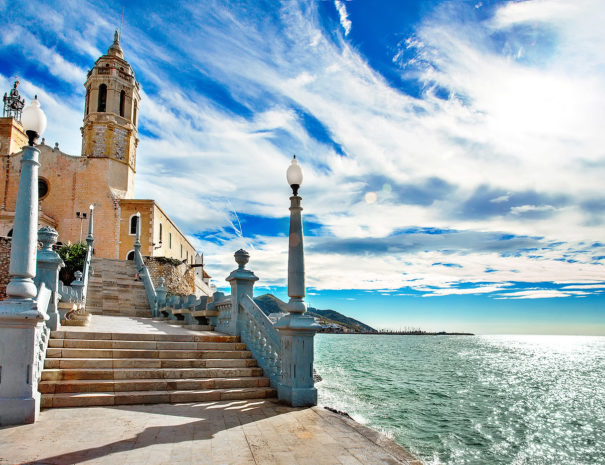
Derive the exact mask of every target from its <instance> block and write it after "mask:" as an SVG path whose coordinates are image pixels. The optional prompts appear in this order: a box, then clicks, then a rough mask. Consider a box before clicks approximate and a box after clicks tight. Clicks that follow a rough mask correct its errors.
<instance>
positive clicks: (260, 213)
mask: <svg viewBox="0 0 605 465" xmlns="http://www.w3.org/2000/svg"><path fill="white" fill-rule="evenodd" d="M123 7H124V15H123V22H122V26H121V27H122V35H121V45H122V48H123V50H124V54H125V58H126V59H127V60H128V61H129V63H130V64H131V66H132V67H133V69H134V71H135V74H136V78H137V80H138V81H139V82H140V83H141V87H142V101H141V105H140V119H139V137H140V143H139V146H138V152H137V177H136V187H135V189H136V197H137V198H153V199H155V200H157V201H158V202H159V204H160V205H161V206H162V208H163V209H164V210H165V211H167V213H168V214H169V215H170V216H171V217H172V218H173V219H174V220H175V221H176V222H177V224H178V225H179V226H180V228H181V229H182V231H183V232H184V233H186V234H187V236H188V237H189V238H190V239H191V240H192V242H193V243H194V244H195V246H196V247H197V248H198V249H199V250H200V251H201V252H203V253H204V256H205V261H206V263H207V265H208V266H207V269H208V271H209V273H210V274H211V275H212V276H213V279H214V283H216V284H217V286H218V287H219V288H221V287H224V286H225V284H226V283H225V282H224V277H226V276H227V275H228V273H229V271H231V270H232V269H233V268H234V267H235V262H234V261H233V252H235V251H236V250H237V249H239V248H245V249H246V250H248V251H249V253H250V255H251V259H250V263H249V268H250V269H252V270H253V271H254V272H255V273H256V274H257V275H258V276H259V278H260V281H259V282H258V284H257V286H256V293H257V294H261V293H265V292H272V293H273V294H275V295H277V296H278V297H281V298H283V299H287V290H286V276H287V244H288V242H287V234H288V217H289V211H288V207H289V200H288V198H289V195H290V192H291V191H290V188H289V186H288V185H287V182H286V179H285V172H286V169H287V167H288V165H289V163H290V160H291V158H292V155H293V154H296V156H297V159H298V160H299V162H300V164H301V166H302V168H303V172H304V181H303V185H302V186H301V188H300V195H301V196H302V197H303V200H302V204H303V208H304V211H303V215H304V224H305V226H304V227H305V260H306V278H307V294H308V295H307V303H308V304H309V305H311V306H314V307H317V308H332V309H335V310H338V311H340V312H342V313H345V314H347V315H349V316H352V317H354V318H358V319H360V320H362V321H363V322H365V323H367V324H369V325H371V326H374V327H376V328H389V329H400V328H410V327H413V328H422V329H424V330H428V331H441V330H445V331H471V332H475V333H529V334H543V333H548V334H597V335H605V292H604V291H605V235H604V233H605V190H604V187H603V179H605V124H604V123H605V53H604V52H603V50H605V28H603V27H602V25H603V24H605V3H603V2H602V1H601V0H577V1H574V2H570V1H565V0H526V1H518V2H517V1H487V0H486V1H461V0H460V1H442V0H422V1H411V0H410V1H407V0H405V1H403V0H380V1H378V0H373V1H370V0H350V1H344V0H323V1H317V0H315V1H310V0H300V1H297V0H291V1H282V2H279V1H262V0H250V1H246V0H240V1H233V2H228V1H212V0H206V1H203V2H193V1H190V2H174V3H173V4H171V5H170V7H167V2H164V1H159V0H149V1H129V2H119V1H103V2H101V1H85V0H77V1H70V0H62V1H54V2H53V1H44V2H39V1H37V0H29V1H27V2H25V1H18V2H8V1H5V0H0V11H1V17H2V19H3V23H4V25H3V27H2V28H0V88H4V89H5V91H8V90H9V89H10V87H11V84H12V81H13V80H14V79H15V78H16V77H18V78H19V80H20V82H21V84H20V89H21V93H22V94H23V95H24V96H25V97H27V98H28V99H31V98H32V97H33V95H34V94H37V95H38V96H39V99H40V102H41V104H42V107H43V109H44V110H45V112H46V114H47V116H48V128H47V130H46V133H45V134H44V137H45V138H46V141H47V143H48V144H49V145H50V144H51V143H54V142H59V144H60V148H61V149H62V150H63V151H65V152H67V153H71V154H74V155H79V154H80V140H81V139H80V137H81V135H80V127H81V125H82V117H83V110H84V86H83V83H84V81H85V79H86V73H87V72H88V70H89V69H90V68H91V67H92V66H93V65H94V62H95V60H96V59H97V58H98V57H99V56H100V55H102V54H104V53H106V51H107V48H108V47H109V45H110V44H111V42H112V39H113V32H114V30H115V29H116V28H120V24H121V18H122V11H123Z"/></svg>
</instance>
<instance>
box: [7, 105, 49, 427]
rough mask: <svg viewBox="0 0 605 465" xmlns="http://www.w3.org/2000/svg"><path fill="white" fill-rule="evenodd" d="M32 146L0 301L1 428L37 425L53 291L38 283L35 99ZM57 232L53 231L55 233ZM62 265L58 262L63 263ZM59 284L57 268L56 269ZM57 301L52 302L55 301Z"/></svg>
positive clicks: (25, 118) (28, 117)
mask: <svg viewBox="0 0 605 465" xmlns="http://www.w3.org/2000/svg"><path fill="white" fill-rule="evenodd" d="M21 123H22V124H23V127H24V128H25V133H26V134H27V137H28V139H29V140H28V145H27V146H25V147H23V153H22V155H21V175H20V178H19V189H18V190H17V204H16V206H15V220H14V224H13V237H12V243H11V258H10V265H9V276H10V281H9V283H8V285H7V286H6V294H7V298H6V299H4V300H2V301H0V367H1V374H0V426H7V425H19V424H24V423H32V422H34V421H36V418H37V417H38V414H39V412H40V393H39V392H38V379H39V376H40V372H41V370H42V366H41V363H40V361H41V360H43V359H44V357H43V355H42V351H44V350H45V348H46V345H45V341H46V340H47V338H48V335H49V333H50V330H49V328H47V327H46V326H45V324H44V322H45V321H47V320H49V317H48V314H47V311H48V309H49V308H52V302H51V299H53V292H54V291H55V289H54V288H53V285H52V284H50V285H49V286H47V284H49V281H45V280H43V279H42V276H39V277H38V278H37V279H38V283H39V286H40V293H38V288H37V287H36V284H35V283H34V277H36V251H37V246H38V231H37V229H38V167H39V166H40V164H39V162H38V157H39V155H40V152H39V151H38V149H36V148H35V147H34V143H35V141H36V139H37V138H38V137H39V136H40V135H41V134H42V133H43V132H44V129H46V116H45V115H44V112H43V111H42V110H41V109H40V103H39V102H38V98H37V97H36V98H35V99H34V101H33V102H32V103H31V105H29V106H28V107H27V108H25V109H24V110H23V113H22V114H21ZM51 231H52V232H53V233H54V230H51ZM59 262H60V259H59ZM54 267H55V269H54V275H53V276H54V279H53V282H56V280H57V274H56V273H57V271H58V269H57V268H58V265H57V264H55V265H54ZM53 302H54V301H53Z"/></svg>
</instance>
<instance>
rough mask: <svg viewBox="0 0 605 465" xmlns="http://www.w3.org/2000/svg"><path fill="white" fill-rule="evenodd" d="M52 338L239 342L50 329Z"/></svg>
mask: <svg viewBox="0 0 605 465" xmlns="http://www.w3.org/2000/svg"><path fill="white" fill-rule="evenodd" d="M50 336H51V338H53V339H86V340H120V341H172V342H240V340H239V337H236V336H227V335H220V334H213V335H204V334H140V333H93V332H88V331H52V332H51V333H50Z"/></svg>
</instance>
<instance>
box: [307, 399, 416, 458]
mask: <svg viewBox="0 0 605 465" xmlns="http://www.w3.org/2000/svg"><path fill="white" fill-rule="evenodd" d="M312 408H313V409H314V410H315V411H316V412H317V413H318V414H319V415H326V414H331V416H337V417H338V418H340V420H341V421H342V422H344V423H345V424H346V425H347V426H349V427H350V428H352V429H354V430H355V431H357V432H358V433H359V434H361V435H362V436H363V437H365V438H366V439H367V440H369V441H371V442H373V443H374V444H376V445H377V446H378V447H381V448H382V449H384V450H386V451H387V452H388V453H389V454H390V455H392V456H393V457H394V458H395V459H397V460H399V461H400V463H403V464H406V465H424V463H423V462H422V461H421V460H420V459H419V458H417V457H415V456H414V455H413V454H412V453H411V452H410V451H408V450H407V449H406V448H405V447H403V446H401V445H400V444H398V443H397V442H395V441H394V440H392V439H390V438H388V437H386V436H385V435H384V434H382V433H380V432H379V431H376V430H375V429H372V428H370V427H369V426H365V425H362V424H361V423H359V422H357V421H355V420H354V419H353V418H352V417H351V415H349V414H348V413H347V412H342V411H340V410H337V409H335V408H332V407H328V406H325V405H324V406H320V405H318V406H317V407H312Z"/></svg>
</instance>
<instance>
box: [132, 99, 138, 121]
mask: <svg viewBox="0 0 605 465" xmlns="http://www.w3.org/2000/svg"><path fill="white" fill-rule="evenodd" d="M132 124H134V125H135V126H136V124H137V101H136V100H135V101H134V112H133V113H132Z"/></svg>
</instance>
